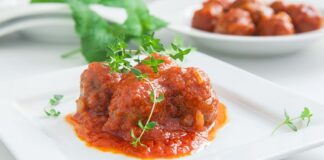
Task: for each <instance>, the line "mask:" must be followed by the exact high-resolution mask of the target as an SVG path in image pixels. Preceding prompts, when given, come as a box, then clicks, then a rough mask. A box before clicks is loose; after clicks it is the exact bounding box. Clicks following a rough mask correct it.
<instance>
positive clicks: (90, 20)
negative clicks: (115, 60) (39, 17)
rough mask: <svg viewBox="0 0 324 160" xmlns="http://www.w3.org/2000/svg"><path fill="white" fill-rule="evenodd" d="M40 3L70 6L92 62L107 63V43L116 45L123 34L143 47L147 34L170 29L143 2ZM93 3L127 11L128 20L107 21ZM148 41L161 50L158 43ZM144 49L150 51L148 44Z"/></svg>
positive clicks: (88, 0)
mask: <svg viewBox="0 0 324 160" xmlns="http://www.w3.org/2000/svg"><path fill="white" fill-rule="evenodd" d="M39 2H65V3H67V4H68V5H69V6H70V8H71V10H72V16H73V19H74V21H75V30H76V32H77V34H78V36H79V37H80V39H81V52H82V54H83V56H84V57H85V59H86V60H87V61H88V62H93V61H104V60H105V59H106V55H105V53H106V52H107V47H106V46H107V44H111V43H113V42H114V41H116V40H117V39H119V38H120V36H121V35H123V36H124V38H123V41H125V42H127V43H128V42H129V41H131V40H134V42H137V43H139V44H140V43H141V41H140V38H141V37H142V36H143V35H146V34H147V33H151V32H154V31H156V30H158V29H160V28H163V27H165V26H166V22H164V21H162V20H160V19H158V18H156V17H154V16H152V15H150V14H149V11H148V8H147V7H146V5H145V3H144V2H143V0H32V3H39ZM91 4H99V5H104V6H110V7H121V8H125V9H126V11H127V14H128V18H127V20H126V21H125V23H124V24H116V23H112V22H107V21H106V20H105V19H104V18H102V17H101V16H99V15H98V14H97V13H95V12H93V11H92V10H91V9H90V5H91ZM147 38H149V37H147ZM145 42H146V43H149V45H150V46H154V47H155V50H157V51H160V49H158V48H157V47H158V42H157V41H148V40H146V41H145ZM143 47H144V48H146V45H145V44H144V45H143ZM146 49H147V50H149V48H146ZM64 57H66V56H64Z"/></svg>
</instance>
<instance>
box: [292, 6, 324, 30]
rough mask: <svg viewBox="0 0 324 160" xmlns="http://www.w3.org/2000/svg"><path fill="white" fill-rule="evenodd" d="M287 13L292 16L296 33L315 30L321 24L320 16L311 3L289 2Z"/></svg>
mask: <svg viewBox="0 0 324 160" xmlns="http://www.w3.org/2000/svg"><path fill="white" fill-rule="evenodd" d="M287 13H288V14H289V15H290V17H291V18H292V21H293V23H294V25H295V28H296V31H297V32H298V33H303V32H309V31H313V30H317V29H320V28H321V27H322V25H323V19H322V16H321V15H320V13H319V11H318V10H316V9H315V8H314V7H313V6H311V5H305V4H291V5H289V6H288V8H287Z"/></svg>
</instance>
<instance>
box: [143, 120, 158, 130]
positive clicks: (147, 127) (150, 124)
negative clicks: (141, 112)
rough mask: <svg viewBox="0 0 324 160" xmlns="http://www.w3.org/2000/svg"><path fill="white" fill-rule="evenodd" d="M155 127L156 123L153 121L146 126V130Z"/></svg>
mask: <svg viewBox="0 0 324 160" xmlns="http://www.w3.org/2000/svg"><path fill="white" fill-rule="evenodd" d="M155 126H156V122H153V121H151V122H149V123H148V124H147V125H146V126H145V129H146V130H151V129H153V128H154V127H155Z"/></svg>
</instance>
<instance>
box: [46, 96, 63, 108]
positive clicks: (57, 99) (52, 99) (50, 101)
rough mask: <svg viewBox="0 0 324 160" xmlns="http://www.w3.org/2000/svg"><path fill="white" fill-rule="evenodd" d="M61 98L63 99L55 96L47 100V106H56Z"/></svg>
mask: <svg viewBox="0 0 324 160" xmlns="http://www.w3.org/2000/svg"><path fill="white" fill-rule="evenodd" d="M63 97H64V96H63V95H60V94H56V95H54V96H53V97H52V98H51V99H50V100H49V104H50V105H51V106H57V105H58V104H59V103H60V101H61V100H62V99H63Z"/></svg>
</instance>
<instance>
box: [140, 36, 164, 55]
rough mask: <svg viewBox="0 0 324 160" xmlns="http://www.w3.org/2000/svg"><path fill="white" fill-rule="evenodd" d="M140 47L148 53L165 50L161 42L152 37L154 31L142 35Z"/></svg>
mask: <svg viewBox="0 0 324 160" xmlns="http://www.w3.org/2000/svg"><path fill="white" fill-rule="evenodd" d="M142 48H143V49H144V51H146V52H147V53H149V54H151V53H158V52H161V51H164V50H165V49H164V46H163V44H162V43H160V39H156V38H154V33H152V34H149V35H143V37H142Z"/></svg>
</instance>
